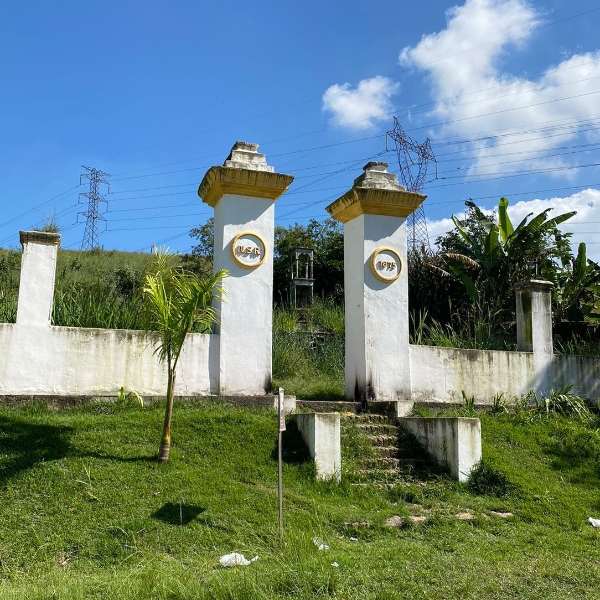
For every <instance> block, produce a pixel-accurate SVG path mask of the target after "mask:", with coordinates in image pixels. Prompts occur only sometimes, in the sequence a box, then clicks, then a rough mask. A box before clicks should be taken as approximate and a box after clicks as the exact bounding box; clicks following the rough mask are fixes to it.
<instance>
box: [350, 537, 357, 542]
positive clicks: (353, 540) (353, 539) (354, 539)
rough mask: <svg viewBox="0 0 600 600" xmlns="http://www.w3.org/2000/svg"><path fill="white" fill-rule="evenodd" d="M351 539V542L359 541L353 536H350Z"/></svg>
mask: <svg viewBox="0 0 600 600" xmlns="http://www.w3.org/2000/svg"><path fill="white" fill-rule="evenodd" d="M350 541H351V542H358V538H355V537H351V538H350Z"/></svg>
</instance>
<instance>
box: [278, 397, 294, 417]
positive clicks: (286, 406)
mask: <svg viewBox="0 0 600 600" xmlns="http://www.w3.org/2000/svg"><path fill="white" fill-rule="evenodd" d="M273 408H274V409H275V410H278V409H279V395H275V396H273ZM295 412H296V396H288V395H285V396H284V397H283V414H285V415H291V414H292V413H295Z"/></svg>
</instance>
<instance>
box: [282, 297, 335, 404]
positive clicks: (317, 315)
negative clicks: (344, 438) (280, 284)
mask: <svg viewBox="0 0 600 600" xmlns="http://www.w3.org/2000/svg"><path fill="white" fill-rule="evenodd" d="M273 379H274V383H275V385H276V386H281V387H284V388H285V390H286V392H288V393H290V394H296V395H297V396H298V397H300V398H312V399H321V400H323V399H330V400H342V399H343V397H344V309H343V307H341V306H335V305H334V304H333V303H331V302H328V301H323V300H319V299H317V300H315V302H314V303H313V304H312V305H311V306H309V307H306V308H303V309H300V310H294V309H292V308H290V307H279V308H276V309H275V311H274V313H273Z"/></svg>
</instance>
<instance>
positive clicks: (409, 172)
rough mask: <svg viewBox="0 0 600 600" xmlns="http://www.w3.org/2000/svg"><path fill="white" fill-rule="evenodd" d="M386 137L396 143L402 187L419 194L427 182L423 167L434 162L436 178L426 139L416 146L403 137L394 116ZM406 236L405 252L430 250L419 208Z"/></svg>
mask: <svg viewBox="0 0 600 600" xmlns="http://www.w3.org/2000/svg"><path fill="white" fill-rule="evenodd" d="M387 135H389V136H390V137H391V138H392V139H393V140H394V142H395V144H396V154H397V155H398V166H399V167H400V179H401V180H402V184H403V185H404V187H406V189H407V190H408V191H409V192H417V193H419V194H421V193H423V187H424V186H425V183H427V182H426V181H425V178H426V177H427V167H428V165H429V163H430V162H433V163H435V179H437V162H436V160H435V156H434V155H433V150H432V149H431V142H430V141H429V138H427V139H426V140H425V141H424V142H423V143H422V144H418V143H417V142H415V141H414V140H413V139H411V138H409V137H408V136H407V135H406V133H405V132H404V130H403V129H402V126H401V125H400V122H399V121H398V119H397V118H396V117H394V129H393V130H392V131H388V132H387ZM386 146H387V144H386ZM406 234H407V240H406V241H407V246H408V250H409V251H411V252H415V250H419V249H421V248H423V247H424V248H426V249H427V250H429V249H430V244H429V235H428V234H427V221H426V220H425V210H424V209H423V205H421V206H420V207H419V208H417V210H415V212H413V213H412V214H411V215H410V216H409V217H408V219H407V230H406Z"/></svg>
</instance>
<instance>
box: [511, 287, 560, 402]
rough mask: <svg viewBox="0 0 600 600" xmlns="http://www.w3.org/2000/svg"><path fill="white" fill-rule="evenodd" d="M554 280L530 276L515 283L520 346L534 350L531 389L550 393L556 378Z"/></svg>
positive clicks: (544, 393) (523, 349)
mask: <svg viewBox="0 0 600 600" xmlns="http://www.w3.org/2000/svg"><path fill="white" fill-rule="evenodd" d="M552 287H553V285H552V283H551V282H549V281H539V280H535V279H529V280H527V281H521V282H519V283H517V284H516V285H515V286H514V289H515V292H516V303H517V348H518V349H519V350H522V351H525V352H533V363H534V371H535V374H534V380H533V382H532V384H531V389H532V390H534V391H535V392H536V393H538V394H543V395H547V394H548V393H549V391H550V390H551V389H552V387H553V382H554V360H553V354H554V349H553V343H552Z"/></svg>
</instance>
